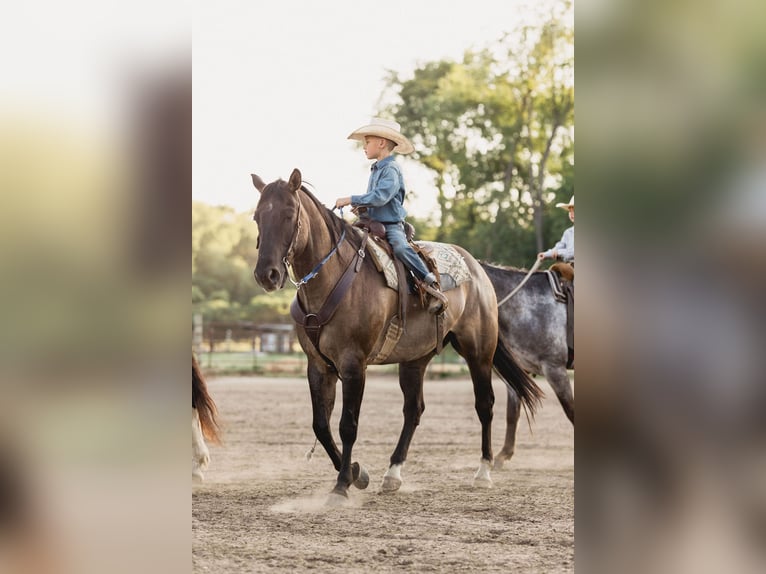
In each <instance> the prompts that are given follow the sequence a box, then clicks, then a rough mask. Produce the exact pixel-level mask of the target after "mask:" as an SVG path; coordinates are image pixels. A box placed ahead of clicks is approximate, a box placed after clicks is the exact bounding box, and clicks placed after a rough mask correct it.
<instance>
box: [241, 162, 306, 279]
mask: <svg viewBox="0 0 766 574" xmlns="http://www.w3.org/2000/svg"><path fill="white" fill-rule="evenodd" d="M252 178H253V185H255V187H256V189H258V191H260V192H261V198H260V200H259V201H258V205H257V207H256V208H255V213H254V214H253V220H254V221H255V222H256V223H257V224H258V262H257V263H256V265H255V270H254V272H253V274H254V275H255V280H256V281H257V282H258V284H259V285H260V286H261V287H263V288H264V289H265V290H266V291H275V290H277V289H281V288H282V287H283V286H284V284H285V280H286V279H287V263H290V262H291V261H292V257H293V252H294V250H295V248H296V240H297V239H298V231H299V230H300V210H301V202H300V198H299V197H298V190H300V188H301V183H302V178H301V172H300V171H298V170H297V169H294V170H293V172H292V174H290V179H289V181H283V180H281V179H278V180H277V181H274V182H272V183H270V184H268V185H266V184H264V183H263V180H262V179H261V178H260V177H258V176H257V175H255V174H252Z"/></svg>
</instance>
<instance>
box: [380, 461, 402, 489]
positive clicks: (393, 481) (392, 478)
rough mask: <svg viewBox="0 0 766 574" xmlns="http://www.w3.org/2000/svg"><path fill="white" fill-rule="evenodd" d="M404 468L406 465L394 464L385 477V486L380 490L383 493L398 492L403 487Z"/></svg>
mask: <svg viewBox="0 0 766 574" xmlns="http://www.w3.org/2000/svg"><path fill="white" fill-rule="evenodd" d="M402 466H404V464H392V465H391V466H389V467H388V470H387V471H386V474H384V475H383V484H382V485H381V486H380V489H381V490H382V491H383V492H396V491H397V490H399V487H400V486H401V485H402Z"/></svg>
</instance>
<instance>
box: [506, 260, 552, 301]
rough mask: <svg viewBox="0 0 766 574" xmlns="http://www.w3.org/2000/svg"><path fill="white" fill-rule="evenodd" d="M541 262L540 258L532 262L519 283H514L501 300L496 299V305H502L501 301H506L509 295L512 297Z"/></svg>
mask: <svg viewBox="0 0 766 574" xmlns="http://www.w3.org/2000/svg"><path fill="white" fill-rule="evenodd" d="M541 262H542V259H537V260H535V264H534V265H532V269H530V270H529V271H528V272H527V274H526V275H525V276H524V279H522V280H521V283H519V284H518V285H516V288H515V289H514V290H513V291H511V292H510V293H508V295H506V296H505V297H503V298H502V300H500V301H498V302H497V306H498V307H500V305H502V304H503V303H505V302H506V301H508V299H510V298H511V297H513V296H514V295H516V293H518V291H519V289H521V288H522V287H524V284H525V283H526V282H527V281H528V280H529V278H530V277H532V274H533V273H534V272H535V271H537V268H538V267H540V263H541Z"/></svg>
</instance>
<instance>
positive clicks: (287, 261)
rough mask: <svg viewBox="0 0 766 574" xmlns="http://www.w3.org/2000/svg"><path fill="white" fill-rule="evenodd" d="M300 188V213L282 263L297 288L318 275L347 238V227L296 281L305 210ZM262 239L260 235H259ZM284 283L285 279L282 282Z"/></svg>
mask: <svg viewBox="0 0 766 574" xmlns="http://www.w3.org/2000/svg"><path fill="white" fill-rule="evenodd" d="M300 191H301V190H300V189H299V190H298V193H296V198H297V201H298V215H297V218H296V224H295V230H294V231H293V236H292V238H291V239H290V245H288V247H287V251H286V252H285V254H284V256H283V257H282V265H284V266H285V277H287V278H289V279H290V283H292V284H293V285H295V288H296V289H300V288H301V287H302V286H303V285H305V284H306V283H308V282H309V281H311V280H312V279H313V278H314V277H316V276H317V275H318V274H319V271H320V270H321V269H322V267H323V266H324V264H325V263H327V262H328V261H329V260H330V258H331V257H332V256H333V255H335V253H336V252H337V251H338V247H340V244H341V243H343V240H344V239H345V238H346V229H345V228H344V229H343V232H342V233H341V236H340V239H338V242H337V243H336V244H335V246H334V247H333V248H332V249H331V250H330V252H329V253H328V254H327V255H325V256H324V257H323V258H322V260H321V261H320V262H319V263H317V264H316V265H315V266H314V268H313V269H312V270H311V271H310V272H309V273H307V274H306V275H304V276H303V277H302V278H301V279H300V280H299V281H297V282H296V281H294V280H293V278H292V276H293V275H294V274H295V273H294V272H291V270H292V267H293V264H292V260H293V256H294V255H295V242H296V241H297V239H298V233H300V230H301V212H302V211H303V204H302V203H301V197H300ZM259 239H260V237H259ZM282 284H283V285H284V281H283V282H282Z"/></svg>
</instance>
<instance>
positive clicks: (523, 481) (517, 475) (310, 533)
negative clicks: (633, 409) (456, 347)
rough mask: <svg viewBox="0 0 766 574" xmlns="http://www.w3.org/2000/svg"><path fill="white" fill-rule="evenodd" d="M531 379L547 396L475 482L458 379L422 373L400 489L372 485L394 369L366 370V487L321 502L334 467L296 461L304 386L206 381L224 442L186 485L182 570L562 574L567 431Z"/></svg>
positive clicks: (497, 423) (384, 451)
mask: <svg viewBox="0 0 766 574" xmlns="http://www.w3.org/2000/svg"><path fill="white" fill-rule="evenodd" d="M496 379H497V378H496ZM537 383H538V384H539V385H540V387H541V388H542V389H543V390H544V391H545V393H546V398H545V400H544V405H543V407H542V408H541V409H540V411H539V412H538V414H537V417H536V419H535V421H534V422H533V423H532V431H531V432H530V429H529V427H528V425H527V423H526V420H525V418H524V415H522V420H521V422H520V424H519V432H518V440H517V445H516V454H515V455H514V457H513V459H512V460H511V461H510V462H508V463H506V465H505V468H504V469H503V470H499V471H493V473H492V479H493V481H494V486H493V488H491V489H489V490H485V489H478V488H474V487H473V486H472V484H471V483H472V478H473V475H474V473H475V471H476V469H477V468H478V466H479V460H480V457H481V445H480V430H481V428H480V424H479V420H478V417H477V416H476V413H475V411H474V409H473V391H472V387H471V382H470V379H468V378H465V379H463V378H461V379H452V380H447V381H426V385H425V402H426V410H425V413H424V414H423V417H422V419H421V424H420V426H419V427H418V430H417V432H416V433H415V437H414V439H413V442H412V446H411V447H410V452H409V456H408V460H407V463H406V464H405V466H404V470H403V473H402V478H403V485H402V488H401V490H400V491H399V492H397V493H395V494H381V493H380V483H381V480H382V477H383V474H384V473H385V471H386V469H387V468H388V459H389V457H390V455H391V452H392V451H393V449H394V447H395V445H396V441H397V439H398V436H399V431H400V430H401V424H402V413H401V410H402V396H401V392H400V390H399V385H398V382H397V380H396V378H395V377H390V376H382V375H379V376H375V375H371V376H370V377H369V378H368V380H367V386H366V389H365V396H364V402H363V404H362V413H361V417H360V424H359V436H358V440H357V443H356V445H355V447H354V457H353V458H354V460H357V461H359V462H360V463H361V464H362V465H364V466H366V468H367V470H368V471H369V473H370V486H369V487H368V488H367V489H366V490H357V489H355V488H353V487H352V489H351V491H350V503H349V505H348V506H347V507H344V508H328V507H326V506H325V500H326V499H327V495H328V493H329V492H330V490H331V489H332V487H333V486H334V484H335V479H336V476H337V473H336V471H335V469H334V468H333V467H332V464H331V463H330V461H329V458H328V457H327V455H326V454H325V452H324V450H323V449H322V447H321V445H318V446H317V450H316V452H315V453H314V457H313V458H312V459H311V460H310V461H307V460H306V458H305V454H306V452H307V451H308V450H309V449H310V448H311V446H312V445H313V443H314V435H313V432H312V430H311V404H310V401H309V391H308V385H307V383H306V381H305V380H304V379H302V378H300V379H299V378H295V379H265V378H256V377H251V378H242V377H237V378H218V379H210V380H208V385H209V388H210V392H211V394H212V396H213V398H214V399H215V400H216V403H217V405H218V408H219V410H220V419H221V423H222V425H223V428H224V440H225V444H224V445H223V446H215V445H213V446H211V447H210V451H211V458H212V462H211V465H210V469H209V470H208V471H207V472H206V475H205V482H204V483H203V484H201V485H194V486H193V487H192V536H193V545H192V554H193V571H194V572H212V573H216V574H223V573H241V572H305V571H313V572H344V573H348V572H375V573H384V572H418V573H420V572H449V573H456V572H482V573H487V572H545V573H555V572H573V571H574V428H573V427H572V425H571V424H570V423H569V421H568V420H567V419H566V417H565V416H564V413H563V411H562V410H561V408H560V406H559V404H558V401H557V400H556V397H555V395H554V394H553V391H552V390H551V389H550V387H549V386H548V383H547V382H546V381H545V380H544V379H542V378H538V379H537ZM338 389H339V392H338V394H339V395H340V385H339V386H338ZM494 389H495V396H496V404H495V419H494V423H493V446H494V450H495V452H499V451H500V448H501V447H502V440H503V437H504V434H505V386H504V384H503V383H502V381H500V380H499V379H497V380H496V381H495V383H494ZM338 400H339V399H338ZM339 410H340V408H339V403H337V405H336V408H335V411H334V413H333V429H334V433H335V435H336V440H338V438H337V423H338V411H339Z"/></svg>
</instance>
